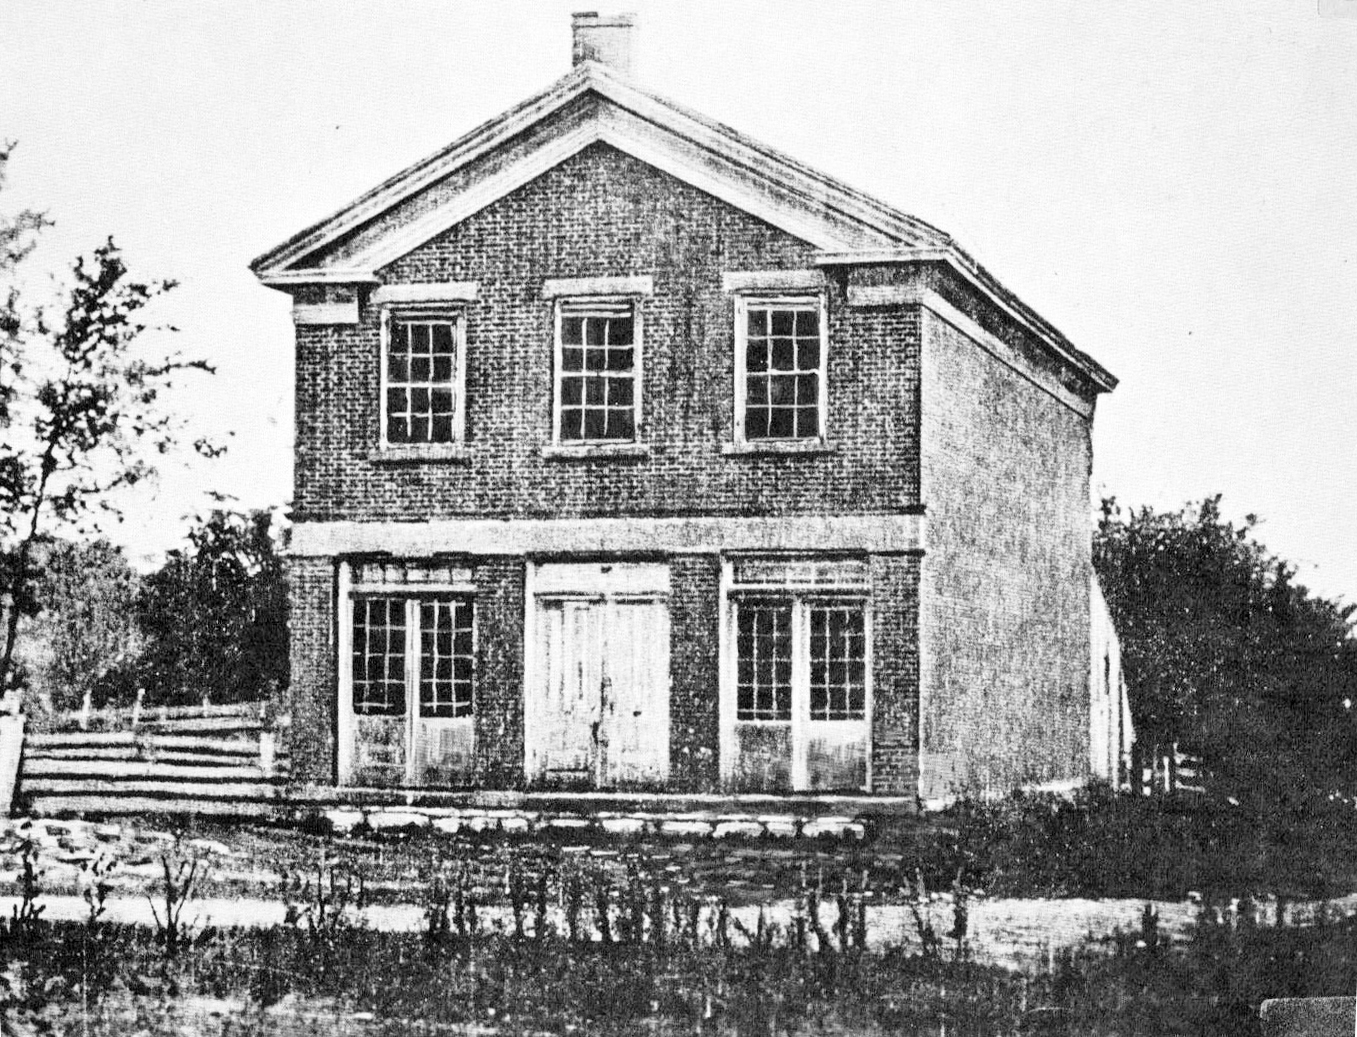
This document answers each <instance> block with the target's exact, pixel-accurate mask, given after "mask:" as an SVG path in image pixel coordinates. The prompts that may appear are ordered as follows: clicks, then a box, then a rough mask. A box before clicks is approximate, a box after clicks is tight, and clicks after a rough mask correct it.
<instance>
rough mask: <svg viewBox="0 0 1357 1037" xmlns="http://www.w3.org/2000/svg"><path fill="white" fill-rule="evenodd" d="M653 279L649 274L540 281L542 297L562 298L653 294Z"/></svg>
mask: <svg viewBox="0 0 1357 1037" xmlns="http://www.w3.org/2000/svg"><path fill="white" fill-rule="evenodd" d="M654 294H655V279H654V278H653V277H651V276H650V275H649V274H641V275H638V276H635V277H552V278H548V279H547V280H545V281H543V282H542V298H543V299H563V298H567V297H569V296H573V295H654Z"/></svg>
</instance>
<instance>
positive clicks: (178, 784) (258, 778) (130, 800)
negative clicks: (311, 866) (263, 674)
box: [18, 702, 289, 816]
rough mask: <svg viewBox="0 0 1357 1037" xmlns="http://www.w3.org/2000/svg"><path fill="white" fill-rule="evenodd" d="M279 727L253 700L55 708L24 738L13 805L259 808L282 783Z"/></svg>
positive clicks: (40, 808)
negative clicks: (70, 710)
mask: <svg viewBox="0 0 1357 1037" xmlns="http://www.w3.org/2000/svg"><path fill="white" fill-rule="evenodd" d="M286 727H287V718H286V717H281V718H270V717H269V716H267V714H266V710H265V709H264V707H263V706H262V705H261V704H260V703H257V702H254V703H241V704H238V705H225V706H190V707H170V708H160V709H141V708H140V707H133V708H132V709H126V710H99V711H96V712H92V713H88V714H81V713H69V714H62V715H60V716H58V717H57V718H56V720H55V722H54V723H52V724H48V725H46V729H45V730H34V729H30V730H29V732H28V733H27V734H26V735H25V737H24V747H23V756H22V759H21V763H20V768H19V782H18V805H19V807H20V808H21V809H24V808H26V809H28V810H31V811H34V812H37V813H42V814H56V813H61V812H65V811H70V812H78V813H91V814H132V813H197V814H230V815H244V816H257V815H266V814H269V813H271V812H272V809H273V806H274V804H275V803H276V801H277V800H278V799H279V798H280V796H281V794H282V789H283V786H284V785H285V784H286V782H287V777H288V765H289V760H288V755H287V749H286V742H287V740H286V737H285V731H286Z"/></svg>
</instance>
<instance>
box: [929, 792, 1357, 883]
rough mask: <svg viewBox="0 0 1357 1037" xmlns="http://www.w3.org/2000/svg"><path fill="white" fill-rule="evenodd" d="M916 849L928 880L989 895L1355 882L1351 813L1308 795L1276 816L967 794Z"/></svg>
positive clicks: (1194, 802) (1196, 804) (1098, 795)
mask: <svg viewBox="0 0 1357 1037" xmlns="http://www.w3.org/2000/svg"><path fill="white" fill-rule="evenodd" d="M940 821H941V824H940V834H939V835H938V836H936V837H935V838H934V841H933V842H932V843H925V844H924V845H923V846H922V847H921V849H920V853H921V858H922V867H923V871H924V874H925V876H926V877H927V879H928V881H929V882H930V884H931V885H933V886H935V887H941V886H943V885H945V884H947V883H949V882H950V881H951V880H952V878H953V877H954V876H955V874H956V872H957V870H958V869H960V870H961V871H962V872H963V873H964V875H965V877H966V881H967V882H968V883H969V884H970V885H971V886H973V887H978V888H981V889H984V890H985V891H986V892H987V893H989V894H991V895H997V896H1086V897H1152V898H1159V899H1182V898H1184V897H1185V896H1186V895H1187V894H1188V893H1189V892H1194V891H1195V892H1199V893H1202V894H1204V895H1207V896H1226V897H1229V896H1242V895H1246V894H1252V895H1255V896H1256V895H1263V894H1276V895H1281V896H1286V897H1302V896H1304V897H1325V896H1332V895H1335V894H1337V893H1346V892H1349V891H1351V889H1352V888H1354V884H1357V868H1354V861H1357V831H1354V829H1355V828H1357V826H1355V825H1354V821H1357V816H1354V808H1353V806H1352V805H1350V804H1348V803H1345V802H1343V801H1339V800H1330V799H1318V798H1316V799H1312V800H1310V801H1308V802H1306V803H1305V804H1304V805H1303V806H1301V807H1297V808H1295V809H1293V810H1291V811H1290V812H1288V813H1286V814H1281V813H1279V812H1276V811H1265V810H1254V809H1251V808H1250V807H1248V806H1241V805H1237V804H1234V803H1232V802H1231V801H1229V800H1215V799H1211V798H1208V797H1204V796H1200V795H1191V794H1180V795H1177V796H1158V797H1143V796H1134V795H1130V794H1125V793H1118V792H1114V791H1113V790H1111V789H1110V788H1108V787H1107V786H1090V787H1089V788H1086V789H1081V790H1079V791H1077V792H1075V793H1074V794H1073V795H1072V796H1059V795H1054V794H1049V793H1041V794H1035V793H1022V792H1015V793H1013V794H1012V795H1010V796H1007V797H1005V798H1003V799H999V800H984V799H978V798H966V799H962V800H961V801H959V802H958V803H956V804H955V805H954V806H953V807H952V808H951V809H949V810H947V811H946V812H944V813H943V814H942V816H941V818H940Z"/></svg>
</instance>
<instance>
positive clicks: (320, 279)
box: [259, 267, 379, 288]
mask: <svg viewBox="0 0 1357 1037" xmlns="http://www.w3.org/2000/svg"><path fill="white" fill-rule="evenodd" d="M259 280H261V281H263V282H264V283H265V284H266V285H268V286H269V287H270V288H291V287H295V286H296V285H303V284H377V283H379V282H378V279H377V275H376V274H374V273H373V272H372V271H371V270H366V269H352V268H349V267H345V268H343V269H340V268H338V267H317V268H314V269H310V270H280V271H277V272H275V273H268V274H260V275H259Z"/></svg>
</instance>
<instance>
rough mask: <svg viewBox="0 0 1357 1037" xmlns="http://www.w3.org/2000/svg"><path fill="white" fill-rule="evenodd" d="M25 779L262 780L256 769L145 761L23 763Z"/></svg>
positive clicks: (45, 761)
mask: <svg viewBox="0 0 1357 1037" xmlns="http://www.w3.org/2000/svg"><path fill="white" fill-rule="evenodd" d="M23 775H24V778H25V780H26V779H28V778H84V777H91V778H157V779H159V780H162V781H173V780H174V779H175V778H182V779H184V780H186V781H250V780H252V779H254V778H259V777H263V772H262V771H261V770H260V769H259V768H258V767H243V766H236V767H221V766H208V767H195V766H184V765H180V764H173V763H159V762H156V763H151V762H148V761H145V760H42V759H39V760H31V759H25V760H24V761H23Z"/></svg>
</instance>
